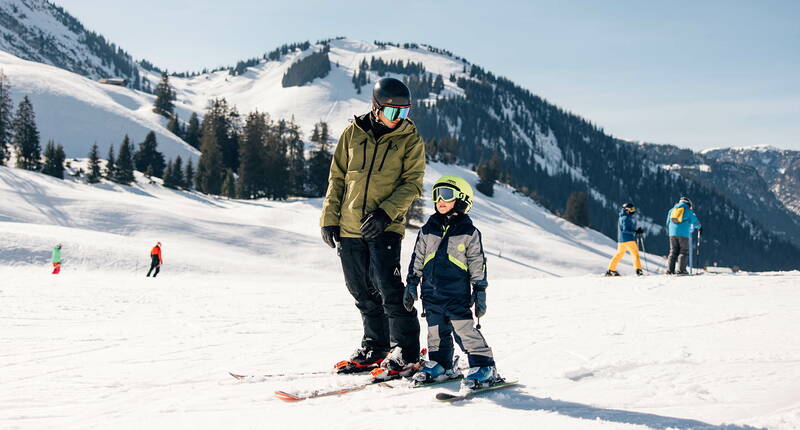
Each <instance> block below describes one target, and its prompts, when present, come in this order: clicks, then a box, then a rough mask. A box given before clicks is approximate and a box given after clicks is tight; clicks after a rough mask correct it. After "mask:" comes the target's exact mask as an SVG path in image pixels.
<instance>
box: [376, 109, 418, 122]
mask: <svg viewBox="0 0 800 430" xmlns="http://www.w3.org/2000/svg"><path fill="white" fill-rule="evenodd" d="M410 109H411V108H409V107H395V106H384V107H382V108H381V110H382V111H383V114H384V115H385V116H386V119H388V120H389V121H394V120H396V119H397V118H400V119H405V118H406V117H407V116H408V111H409V110H410Z"/></svg>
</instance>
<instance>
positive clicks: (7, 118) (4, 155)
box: [0, 69, 13, 166]
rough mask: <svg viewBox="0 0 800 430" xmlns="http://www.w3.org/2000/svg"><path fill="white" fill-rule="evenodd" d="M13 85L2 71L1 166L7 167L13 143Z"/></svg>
mask: <svg viewBox="0 0 800 430" xmlns="http://www.w3.org/2000/svg"><path fill="white" fill-rule="evenodd" d="M12 108H13V106H12V103H11V85H10V84H9V83H8V78H7V77H6V75H5V74H4V73H3V70H2V69H0V166H5V165H6V161H7V160H8V158H9V155H10V151H9V147H8V144H9V143H11V136H12V134H11V130H12V122H11V114H12V112H11V111H12Z"/></svg>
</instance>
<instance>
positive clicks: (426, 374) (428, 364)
mask: <svg viewBox="0 0 800 430" xmlns="http://www.w3.org/2000/svg"><path fill="white" fill-rule="evenodd" d="M455 362H457V361H455V360H454V363H455ZM459 378H461V374H460V373H459V372H456V371H455V370H454V369H445V368H444V367H442V365H441V364H439V363H437V362H435V361H425V362H423V363H422V366H421V367H420V369H419V371H418V372H417V373H415V374H414V375H413V376H411V381H412V382H411V383H412V384H413V385H425V384H430V383H433V382H443V381H447V380H449V379H459Z"/></svg>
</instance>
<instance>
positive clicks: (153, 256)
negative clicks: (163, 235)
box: [147, 242, 164, 278]
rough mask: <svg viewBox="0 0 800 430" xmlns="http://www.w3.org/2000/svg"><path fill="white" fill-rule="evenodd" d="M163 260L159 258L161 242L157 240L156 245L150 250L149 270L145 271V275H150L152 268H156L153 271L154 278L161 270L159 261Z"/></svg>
mask: <svg viewBox="0 0 800 430" xmlns="http://www.w3.org/2000/svg"><path fill="white" fill-rule="evenodd" d="M163 262H164V260H163V259H162V258H161V242H158V243H156V246H154V247H153V249H151V250H150V270H148V271H147V277H148V278H149V277H150V273H151V272H152V271H153V269H155V270H156V272H155V273H153V277H154V278H155V277H156V276H158V272H160V271H161V263H163Z"/></svg>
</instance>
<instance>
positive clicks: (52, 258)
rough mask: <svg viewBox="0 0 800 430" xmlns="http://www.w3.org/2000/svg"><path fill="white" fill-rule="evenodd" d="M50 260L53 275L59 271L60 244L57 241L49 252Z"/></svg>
mask: <svg viewBox="0 0 800 430" xmlns="http://www.w3.org/2000/svg"><path fill="white" fill-rule="evenodd" d="M50 261H51V262H52V263H53V275H58V274H59V273H61V244H60V243H59V244H58V245H56V246H55V247H54V248H53V252H52V253H50Z"/></svg>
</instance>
